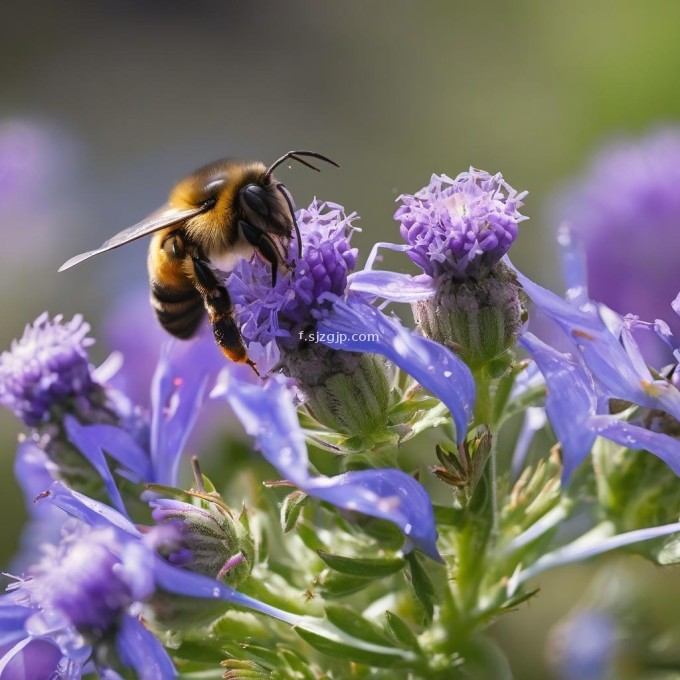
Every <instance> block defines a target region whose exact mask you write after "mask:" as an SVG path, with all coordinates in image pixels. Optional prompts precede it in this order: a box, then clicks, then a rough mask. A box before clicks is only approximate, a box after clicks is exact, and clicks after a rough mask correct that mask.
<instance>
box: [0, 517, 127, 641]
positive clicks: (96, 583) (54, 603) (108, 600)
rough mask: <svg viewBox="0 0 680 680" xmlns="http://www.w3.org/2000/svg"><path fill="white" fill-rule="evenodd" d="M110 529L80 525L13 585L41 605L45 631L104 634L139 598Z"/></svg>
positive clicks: (34, 604) (32, 603)
mask: <svg viewBox="0 0 680 680" xmlns="http://www.w3.org/2000/svg"><path fill="white" fill-rule="evenodd" d="M121 550H122V548H121V546H120V545H119V542H118V541H117V539H116V534H115V532H114V531H113V530H112V529H92V528H90V527H85V526H84V525H81V526H80V527H79V529H78V530H75V531H73V532H72V533H69V534H67V535H66V536H65V538H63V539H62V541H61V543H60V544H59V545H58V546H55V547H52V546H50V547H49V552H47V554H46V555H45V557H44V558H43V560H42V561H41V562H39V563H38V564H37V565H35V566H34V567H33V568H32V569H31V570H30V576H29V578H27V579H26V580H23V581H19V582H18V583H16V584H14V585H13V586H11V588H13V589H14V590H17V591H19V592H20V593H21V594H22V595H25V597H26V600H27V601H26V604H27V605H28V606H30V607H32V608H35V609H37V610H39V614H38V615H37V617H36V618H37V621H36V622H35V623H34V627H37V629H38V630H40V629H41V628H43V629H44V630H45V632H48V631H53V630H54V629H55V628H62V629H65V628H70V627H73V628H75V629H76V630H78V631H79V632H81V633H88V634H95V635H98V636H101V635H103V634H104V633H105V632H106V631H107V630H108V629H109V628H110V627H111V625H112V624H113V623H114V622H115V620H116V619H117V618H118V617H119V615H120V614H122V613H123V612H124V611H125V610H126V609H127V607H128V606H129V605H130V604H131V603H132V602H133V600H134V599H135V593H134V592H133V591H134V590H135V586H134V581H135V579H137V578H139V577H138V575H134V576H133V577H132V578H131V577H130V575H129V574H128V573H127V571H126V568H125V567H124V565H123V559H122V557H121Z"/></svg>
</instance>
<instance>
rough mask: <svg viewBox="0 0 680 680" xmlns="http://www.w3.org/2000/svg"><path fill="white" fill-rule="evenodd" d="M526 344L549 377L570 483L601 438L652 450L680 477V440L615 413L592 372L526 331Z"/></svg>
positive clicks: (549, 408)
mask: <svg viewBox="0 0 680 680" xmlns="http://www.w3.org/2000/svg"><path fill="white" fill-rule="evenodd" d="M520 343H521V345H522V346H523V347H524V348H525V349H526V350H527V351H528V352H529V354H530V355H531V357H532V358H533V359H534V361H535V362H536V365H537V366H538V368H539V370H540V371H541V373H542V374H543V376H544V377H545V381H546V386H547V389H548V394H547V397H546V403H545V408H546V412H547V414H548V418H549V419H550V423H551V425H552V427H553V429H554V431H555V435H556V437H557V439H558V441H559V442H560V446H561V448H562V458H563V472H562V478H563V481H564V482H566V481H567V480H568V479H569V478H570V477H571V475H572V473H573V471H574V470H575V469H576V468H577V467H578V466H579V465H580V464H581V462H583V460H584V459H585V458H586V457H587V456H588V455H589V453H590V451H591V449H592V446H593V444H594V442H595V439H596V438H597V437H598V436H601V437H604V438H606V439H610V440H611V441H614V442H617V443H618V444H620V445H622V446H625V447H627V448H630V449H644V450H647V451H649V452H650V453H653V454H654V455H656V456H658V457H659V458H661V459H662V460H663V461H664V462H665V463H667V464H668V466H669V467H670V468H671V469H672V470H673V471H674V472H675V473H676V474H677V475H680V441H678V440H677V439H675V438H674V437H671V436H669V435H667V434H664V433H662V432H653V431H652V430H648V429H646V428H644V427H640V426H638V425H635V424H633V423H631V422H628V421H626V420H621V419H619V418H618V417H616V416H613V415H609V406H608V399H606V398H604V399H603V398H602V392H601V391H600V390H599V389H598V387H597V384H596V382H595V380H594V379H593V376H592V375H591V374H590V373H589V372H588V370H587V368H586V367H585V366H584V365H583V364H582V363H581V362H579V361H577V360H575V359H574V358H573V357H571V356H570V355H566V354H562V353H561V352H558V351H557V350H555V349H553V348H552V347H549V346H548V345H546V344H545V343H543V342H541V341H540V340H539V339H538V338H536V337H535V336H534V335H532V334H531V333H525V334H524V336H522V339H521V341H520Z"/></svg>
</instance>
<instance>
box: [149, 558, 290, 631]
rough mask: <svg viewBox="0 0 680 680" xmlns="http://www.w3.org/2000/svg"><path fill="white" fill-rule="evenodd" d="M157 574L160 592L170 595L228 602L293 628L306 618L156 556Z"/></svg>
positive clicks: (155, 567) (155, 571)
mask: <svg viewBox="0 0 680 680" xmlns="http://www.w3.org/2000/svg"><path fill="white" fill-rule="evenodd" d="M154 573H155V575H156V584H157V585H158V586H159V588H162V589H163V590H165V591H167V592H169V593H175V595H186V596H188V597H199V598H207V599H211V600H225V601H226V602H230V603H231V604H235V605H238V606H240V607H245V608H246V609H253V610H255V611H258V612H260V613H262V614H266V615H267V616H271V617H273V618H275V619H278V620H279V621H283V622H284V623H289V624H290V625H291V626H296V625H298V624H299V623H300V621H301V618H302V617H300V616H298V615H297V614H291V613H290V612H285V611H283V610H282V609H278V608H277V607H272V606H271V605H268V604H265V603H264V602H260V601H259V600H256V599H255V598H252V597H249V596H248V595H244V594H243V593H239V592H238V591H237V590H234V589H233V588H230V587H229V586H227V585H225V584H224V583H221V582H220V581H216V580H215V579H213V578H210V577H208V576H204V575H203V574H197V573H196V572H193V571H187V570H186V569H182V568H180V567H175V566H172V565H170V564H168V563H167V562H166V561H165V560H163V559H162V558H160V557H158V556H156V564H155V565H154Z"/></svg>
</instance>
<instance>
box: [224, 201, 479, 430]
mask: <svg viewBox="0 0 680 680" xmlns="http://www.w3.org/2000/svg"><path fill="white" fill-rule="evenodd" d="M355 217H356V216H355V215H354V214H351V215H349V216H347V215H346V214H345V212H344V210H343V209H342V208H341V207H340V206H338V205H336V204H333V203H319V202H318V201H314V202H313V203H312V205H311V206H310V207H309V209H308V210H303V211H300V212H299V215H298V222H299V225H300V231H301V233H302V236H303V240H304V246H303V253H302V258H301V259H300V260H298V261H296V260H295V259H294V257H295V256H294V255H293V254H292V253H291V258H293V266H292V267H291V269H293V270H294V271H291V275H290V276H287V277H281V278H280V280H279V281H278V282H277V285H276V287H275V288H273V289H272V287H271V274H270V272H269V269H268V268H267V267H265V266H264V265H263V264H262V263H260V262H259V261H257V260H254V261H251V262H241V263H240V264H239V265H238V267H237V268H236V270H235V271H234V273H233V274H232V275H231V276H230V278H229V282H228V283H229V289H230V291H232V295H233V297H234V300H235V303H236V309H237V316H238V319H239V321H240V322H241V323H242V324H243V325H242V333H243V335H244V338H246V340H247V341H248V342H249V343H250V345H249V352H250V353H251V354H252V353H253V351H258V349H259V350H261V353H262V354H263V355H267V356H269V357H270V361H269V363H268V365H269V367H271V366H272V365H273V364H274V363H276V361H275V360H274V357H276V358H279V354H278V352H272V351H271V349H270V348H271V346H272V344H273V343H274V342H275V343H276V345H277V350H279V351H280V352H282V353H283V355H284V359H286V358H287V360H288V364H289V368H290V366H292V367H293V368H292V369H291V370H290V371H289V372H290V374H291V375H293V376H294V377H295V378H296V379H298V380H300V381H301V382H302V383H303V385H302V386H303V389H304V387H305V385H304V383H305V382H306V381H308V382H309V381H311V380H313V381H314V387H316V386H317V385H318V384H319V383H321V382H324V378H325V377H326V376H324V375H321V376H319V375H318V374H319V373H320V370H319V366H315V365H314V363H315V362H316V364H318V365H321V366H329V365H330V363H331V361H332V358H331V356H330V355H329V354H328V353H323V352H320V351H319V350H318V349H315V348H314V346H313V345H312V349H313V350H314V351H312V352H310V353H309V354H308V355H306V356H308V357H309V359H310V361H309V362H307V363H306V360H305V357H303V358H302V359H301V358H300V356H299V354H300V353H299V349H300V346H301V345H302V346H304V345H305V343H304V342H302V343H301V338H303V336H306V335H307V334H310V333H312V334H313V333H314V331H315V330H316V329H318V330H321V331H322V332H323V336H316V335H315V337H318V338H320V345H319V346H322V345H327V346H328V347H331V348H332V349H334V350H344V351H346V352H360V353H377V354H379V355H382V356H384V357H387V358H388V359H389V360H391V361H393V362H394V363H395V364H396V365H397V366H399V367H400V368H402V369H403V370H405V371H406V372H407V373H409V374H411V375H413V376H414V377H415V378H416V379H417V380H418V381H419V382H420V383H421V385H422V386H423V387H425V388H426V389H429V390H431V391H432V392H433V393H434V394H435V395H436V396H438V397H439V398H440V399H442V400H443V401H444V402H445V403H446V404H447V406H448V407H449V408H450V409H451V413H452V415H453V417H454V419H455V420H456V424H457V436H458V438H459V440H460V441H462V440H463V439H464V437H465V434H466V430H467V422H468V420H469V418H470V415H471V411H472V404H473V402H474V381H473V380H472V376H471V374H470V372H469V370H468V368H467V366H465V364H464V363H463V362H462V361H460V359H458V358H457V357H456V356H454V355H453V354H452V353H451V352H450V351H449V350H448V349H444V348H442V347H439V348H436V346H435V345H434V343H430V341H428V340H426V339H424V338H422V337H421V336H419V335H416V334H415V333H413V332H411V331H408V330H407V329H405V328H404V327H403V326H402V325H401V324H400V322H399V321H398V320H397V319H396V318H391V319H390V318H388V317H386V316H384V315H383V314H381V313H380V312H378V311H377V310H375V309H373V308H372V307H371V306H370V305H369V304H368V302H367V300H366V299H365V296H359V295H348V292H349V291H348V281H349V278H350V275H351V272H352V270H353V268H354V267H355V265H356V250H355V249H353V248H351V247H350V238H351V235H352V230H353V229H354V227H353V226H352V221H353V220H354V219H355ZM254 345H259V348H258V347H254ZM263 346H264V349H263ZM286 353H288V354H286ZM336 356H337V355H336ZM355 363H356V362H355ZM284 364H285V361H284ZM333 371H334V373H333V377H334V376H336V375H337V374H339V373H346V374H347V373H349V370H348V369H347V367H346V366H345V365H344V363H343V364H342V365H339V366H334V367H333ZM375 376H376V372H375V371H373V378H372V379H370V380H367V381H359V379H358V378H356V379H354V378H353V376H352V375H351V374H350V375H349V379H350V381H353V382H354V384H360V383H361V384H363V382H367V383H368V384H369V386H370V384H371V383H372V384H373V388H372V391H373V394H374V395H377V394H378V391H379V390H378V389H377V388H376V386H375V383H376V380H375ZM369 391H371V390H369ZM361 392H362V394H356V395H355V396H354V397H353V399H354V406H356V404H357V403H359V401H358V400H359V399H360V398H362V397H363V396H364V395H363V392H364V391H363V390H361ZM332 400H334V401H335V402H339V401H341V399H340V400H339V399H338V396H337V395H333V396H332ZM367 401H370V400H367ZM376 401H378V400H376ZM377 408H378V410H379V411H380V412H381V413H380V414H379V415H380V417H381V418H382V419H383V420H384V418H385V411H386V405H385V404H382V403H378V404H377ZM368 410H369V409H368V407H367V408H364V407H362V411H364V412H366V411H368ZM337 420H338V421H342V418H338V419H337ZM375 420H379V418H377V417H376V419H375Z"/></svg>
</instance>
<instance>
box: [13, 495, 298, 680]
mask: <svg viewBox="0 0 680 680" xmlns="http://www.w3.org/2000/svg"><path fill="white" fill-rule="evenodd" d="M43 502H48V503H53V504H54V505H55V506H56V507H57V508H60V509H61V510H63V511H65V512H67V513H68V514H69V515H71V516H72V518H73V519H72V520H71V521H70V522H69V523H67V525H66V532H65V534H64V537H63V539H62V541H61V543H60V544H59V545H57V546H48V547H47V548H46V550H45V557H44V558H43V560H42V561H41V562H40V563H39V564H37V565H35V566H34V567H33V568H31V569H30V570H29V573H28V576H26V577H24V578H20V579H17V580H16V582H15V583H14V584H13V585H12V586H10V589H9V591H10V592H8V593H7V594H6V595H4V596H2V597H0V653H1V654H2V656H0V677H3V678H4V677H6V676H5V674H4V672H5V671H6V670H7V669H10V668H12V669H13V668H20V667H21V666H22V665H24V666H25V665H26V664H27V663H30V664H31V668H36V667H37V668H38V671H36V673H39V672H43V673H44V674H43V675H39V674H36V675H35V677H36V680H37V678H41V679H42V678H46V677H51V673H53V672H56V671H57V670H58V671H59V672H61V673H62V675H61V676H59V677H63V678H65V679H68V680H78V679H79V678H80V677H81V675H82V674H84V673H88V672H94V671H99V672H100V673H102V675H103V676H104V677H109V676H107V675H106V673H107V672H109V671H110V672H111V673H113V671H112V670H111V669H109V668H108V663H110V662H112V661H114V659H112V657H111V654H112V652H113V651H114V650H115V655H116V657H117V659H118V660H119V661H120V662H121V663H122V664H123V665H124V666H126V667H128V668H131V669H133V670H134V672H135V674H136V675H135V677H138V678H140V679H141V680H169V679H170V678H173V677H175V675H176V674H175V670H174V668H173V665H172V662H171V661H170V659H169V657H168V655H167V653H166V652H165V650H164V649H163V647H162V645H161V643H160V642H159V641H158V640H157V639H156V637H155V636H154V635H153V634H152V633H151V632H150V631H149V630H147V629H146V627H145V626H144V625H143V624H142V622H141V621H140V618H139V617H140V615H142V614H143V613H144V610H145V607H146V606H147V605H148V604H149V603H150V601H151V598H152V596H153V595H154V593H156V592H158V591H163V592H165V593H170V594H175V595H183V596H188V597H195V598H200V599H209V600H223V601H226V602H229V603H232V604H235V605H238V606H241V607H246V608H249V609H252V610H255V611H259V612H261V613H264V614H267V615H268V616H272V617H274V618H277V619H280V620H282V621H284V622H286V623H288V624H289V625H293V626H294V625H297V624H299V623H301V621H302V617H300V616H297V615H293V614H289V613H288V612H284V611H282V610H280V609H277V608H275V607H271V606H269V605H267V604H265V603H262V602H259V601H258V600H255V599H254V598H251V597H248V596H247V595H243V594H241V593H238V592H237V591H235V590H234V589H233V588H231V587H229V586H228V585H226V584H224V583H222V582H220V581H217V580H215V579H214V578H210V577H207V576H203V575H201V574H198V573H192V572H190V571H187V570H186V569H184V568H182V567H181V566H176V565H173V564H170V563H168V562H167V561H166V560H165V559H163V558H162V557H160V555H159V553H167V552H168V550H171V549H172V547H173V546H176V545H178V543H179V542H180V541H181V536H180V535H179V533H180V532H178V531H177V528H176V527H172V526H170V525H168V524H164V525H161V526H159V527H151V528H150V529H147V530H146V531H145V532H141V531H140V530H139V529H138V528H137V527H136V526H135V525H134V524H133V523H132V522H131V520H130V519H129V518H128V517H127V516H126V515H125V514H124V513H121V512H118V511H116V510H114V509H113V508H111V507H109V506H107V505H105V504H103V503H99V502H97V501H94V500H92V499H90V498H87V497H86V496H83V495H82V494H79V493H77V492H75V491H72V490H71V489H68V488H67V487H66V486H64V485H63V484H61V483H60V482H55V483H54V484H53V485H52V487H51V488H50V493H49V496H48V497H47V499H46V500H45V501H43ZM234 566H235V565H234ZM29 649H30V650H31V651H35V652H36V654H39V656H38V657H36V658H32V659H31V660H30V662H29V661H28V660H27V659H26V658H25V655H26V654H27V651H28V650H29ZM55 650H57V651H55ZM31 672H33V671H31ZM111 677H117V676H115V675H112V676H111Z"/></svg>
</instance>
